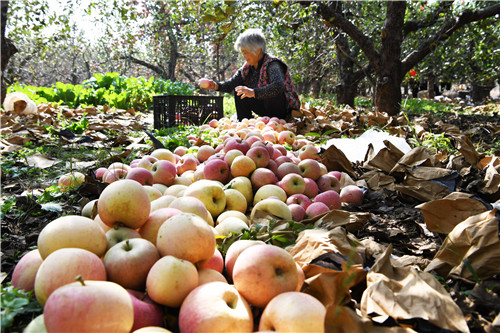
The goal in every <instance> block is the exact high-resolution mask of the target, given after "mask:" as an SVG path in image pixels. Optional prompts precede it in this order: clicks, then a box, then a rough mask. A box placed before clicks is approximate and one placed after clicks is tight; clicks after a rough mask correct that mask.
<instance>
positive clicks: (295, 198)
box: [286, 193, 311, 210]
mask: <svg viewBox="0 0 500 333" xmlns="http://www.w3.org/2000/svg"><path fill="white" fill-rule="evenodd" d="M286 204H287V205H291V204H298V205H300V206H302V207H303V208H304V210H305V209H307V207H309V205H310V204H311V199H309V197H308V196H306V195H305V194H300V193H297V194H293V195H291V196H289V197H288V198H287V199H286Z"/></svg>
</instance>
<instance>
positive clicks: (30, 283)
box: [11, 249, 43, 291]
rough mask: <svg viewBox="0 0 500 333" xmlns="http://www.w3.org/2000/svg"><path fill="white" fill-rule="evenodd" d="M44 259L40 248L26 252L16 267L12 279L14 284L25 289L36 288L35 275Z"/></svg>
mask: <svg viewBox="0 0 500 333" xmlns="http://www.w3.org/2000/svg"><path fill="white" fill-rule="evenodd" d="M42 261H43V259H42V257H41V256H40V252H38V249H36V250H31V251H29V252H28V253H26V254H25V255H24V256H23V257H22V258H21V260H19V262H18V263H17V264H16V267H15V268H14V272H13V273H12V279H11V283H12V286H13V287H14V288H18V289H23V290H25V291H31V290H33V289H35V277H36V273H37V272H38V268H39V267H40V265H41V264H42Z"/></svg>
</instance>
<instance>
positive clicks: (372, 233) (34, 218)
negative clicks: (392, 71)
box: [1, 104, 500, 332]
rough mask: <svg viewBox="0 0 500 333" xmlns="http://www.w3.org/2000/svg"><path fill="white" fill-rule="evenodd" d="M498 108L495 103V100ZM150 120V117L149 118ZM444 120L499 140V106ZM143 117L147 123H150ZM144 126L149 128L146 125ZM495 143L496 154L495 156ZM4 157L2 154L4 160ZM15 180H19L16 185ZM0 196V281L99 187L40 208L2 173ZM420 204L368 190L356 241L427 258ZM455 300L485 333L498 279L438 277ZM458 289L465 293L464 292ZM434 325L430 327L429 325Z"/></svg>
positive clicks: (474, 135)
mask: <svg viewBox="0 0 500 333" xmlns="http://www.w3.org/2000/svg"><path fill="white" fill-rule="evenodd" d="M497 106H499V105H498V104H497ZM148 118H149V121H150V119H151V118H150V117H148ZM440 120H442V121H443V122H444V123H447V124H453V125H456V126H458V127H459V128H460V130H461V131H462V132H463V133H470V134H469V137H470V139H471V140H472V142H473V143H474V144H475V145H481V144H484V143H492V142H495V141H498V138H497V137H496V136H498V135H499V133H498V132H496V133H491V131H488V130H487V128H488V127H487V126H485V123H493V124H496V126H497V128H498V126H500V107H497V111H496V114H494V115H493V116H491V115H490V116H488V115H482V114H479V113H478V114H473V115H457V114H449V115H447V116H442V117H440ZM149 121H148V122H149ZM148 128H152V126H151V124H149V126H148ZM432 129H433V133H435V134H439V130H440V129H439V127H437V126H434V127H432ZM499 149H500V148H498V147H497V150H496V155H497V156H498V155H500V151H499ZM4 158H5V159H8V158H9V156H8V155H7V156H2V160H3V159H4ZM480 177H481V175H480V174H479V173H477V174H475V173H471V174H470V175H467V176H466V177H463V178H462V179H461V183H459V187H461V188H463V189H464V190H465V189H467V188H471V186H473V184H474V182H477V181H480V179H481V178H480ZM16 182H19V184H18V185H17V186H16V184H15V183H16ZM1 183H2V189H3V190H2V197H3V198H5V197H16V204H15V208H16V210H15V211H11V212H7V213H6V214H5V216H4V219H2V221H1V230H2V244H1V246H2V249H1V255H2V258H1V260H2V262H1V264H2V267H1V271H2V284H3V285H6V283H7V282H9V281H10V280H11V276H12V271H13V269H14V267H15V264H16V262H17V261H18V260H19V259H20V257H22V255H23V254H24V253H26V252H27V251H29V250H30V249H32V248H33V247H35V246H36V244H37V237H38V234H39V233H40V231H41V229H42V228H43V227H44V226H45V225H46V224H47V223H49V222H51V221H52V220H54V219H55V218H57V217H59V216H61V215H63V214H64V215H68V214H79V213H80V207H81V204H82V203H83V202H87V201H88V200H92V199H96V198H97V197H98V193H99V191H97V190H95V189H93V190H88V189H87V191H78V192H76V191H74V192H70V193H68V194H66V195H63V196H62V197H60V198H59V200H60V201H59V203H60V205H61V207H62V210H61V211H51V210H47V209H45V208H44V209H42V206H41V205H39V204H38V203H37V202H36V201H34V200H33V199H30V198H29V197H26V196H23V195H22V193H23V192H24V189H25V184H22V180H21V179H13V178H11V177H10V176H8V175H4V174H2V178H1ZM419 203H420V202H418V201H416V200H414V199H411V198H408V197H404V196H401V195H400V194H398V193H396V192H394V193H372V194H370V195H368V196H366V197H365V198H364V203H363V204H362V205H361V206H359V207H348V208H347V209H348V210H351V211H357V212H369V213H372V214H373V216H374V218H373V219H372V220H371V221H369V222H368V223H367V224H366V225H365V226H364V227H363V228H362V229H361V230H358V231H355V232H353V233H354V235H355V236H356V237H358V239H361V238H365V237H369V238H371V239H373V240H374V241H376V242H378V243H381V244H384V245H388V244H392V245H393V248H394V250H393V254H394V255H396V256H403V255H410V256H417V257H420V258H421V260H422V262H425V261H428V260H431V259H432V258H433V256H434V255H435V253H436V251H437V249H438V248H439V246H440V244H441V242H442V240H443V238H441V237H439V236H437V235H435V234H429V233H426V232H424V229H423V228H422V227H421V225H423V224H425V222H424V219H423V216H422V213H421V212H420V210H419V209H417V208H415V206H416V205H418V204H419ZM443 283H444V284H445V285H446V287H447V288H448V290H449V291H450V294H451V296H452V297H453V299H454V301H455V302H456V303H457V304H458V306H459V307H460V308H461V310H462V312H463V313H464V315H465V318H466V320H467V322H468V325H469V328H470V330H471V332H485V325H486V324H488V323H491V322H492V321H493V320H494V318H495V316H496V314H498V313H499V312H500V297H499V295H500V277H499V276H495V277H493V278H492V279H490V280H486V281H482V283H481V284H480V285H479V284H476V283H475V282H474V281H469V280H465V279H458V278H450V279H448V280H447V281H443ZM463 290H467V291H469V292H467V293H464V292H462V291H463ZM362 291H363V289H361V290H353V292H352V296H353V299H354V300H355V301H357V302H359V301H360V298H361V293H362ZM36 315H37V314H24V315H19V316H17V317H16V318H15V322H14V326H13V327H12V329H11V331H12V332H20V331H22V329H23V328H24V327H25V326H26V325H27V323H28V322H29V321H30V320H31V319H32V318H33V317H35V316H36ZM434 329H435V328H434ZM419 331H421V332H431V331H433V328H429V327H427V328H425V327H424V326H421V327H419Z"/></svg>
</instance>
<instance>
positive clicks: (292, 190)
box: [279, 173, 306, 196]
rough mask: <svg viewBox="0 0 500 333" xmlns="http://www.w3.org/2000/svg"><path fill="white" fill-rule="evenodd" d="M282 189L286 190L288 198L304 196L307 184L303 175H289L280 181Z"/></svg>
mask: <svg viewBox="0 0 500 333" xmlns="http://www.w3.org/2000/svg"><path fill="white" fill-rule="evenodd" d="M279 184H280V187H281V188H282V189H283V190H285V192H286V194H287V195H288V196H291V195H293V194H302V193H304V190H305V188H306V183H305V182H304V178H302V176H301V175H297V174H295V173H289V174H287V175H285V176H283V178H282V179H281V181H280V183H279Z"/></svg>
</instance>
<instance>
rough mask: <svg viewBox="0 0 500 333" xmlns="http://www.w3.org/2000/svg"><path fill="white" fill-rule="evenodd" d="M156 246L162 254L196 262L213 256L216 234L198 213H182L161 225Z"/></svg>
mask: <svg viewBox="0 0 500 333" xmlns="http://www.w3.org/2000/svg"><path fill="white" fill-rule="evenodd" d="M156 247H158V250H159V251H160V254H161V255H162V256H166V255H172V256H175V257H177V258H179V259H184V260H188V261H190V262H192V263H193V264H195V263H197V262H199V261H204V260H207V259H210V258H211V257H212V256H213V253H214V251H215V235H214V232H213V231H212V228H211V227H210V226H209V225H208V224H207V223H206V221H205V220H203V219H202V218H201V217H199V216H198V215H194V214H191V213H181V214H177V215H174V216H172V217H171V218H169V219H168V221H167V222H166V223H163V224H162V225H161V226H160V229H158V237H157V239H156Z"/></svg>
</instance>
